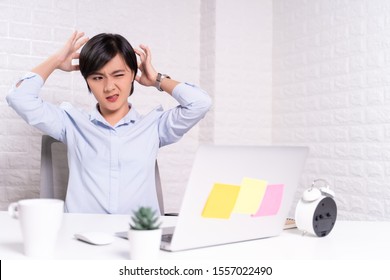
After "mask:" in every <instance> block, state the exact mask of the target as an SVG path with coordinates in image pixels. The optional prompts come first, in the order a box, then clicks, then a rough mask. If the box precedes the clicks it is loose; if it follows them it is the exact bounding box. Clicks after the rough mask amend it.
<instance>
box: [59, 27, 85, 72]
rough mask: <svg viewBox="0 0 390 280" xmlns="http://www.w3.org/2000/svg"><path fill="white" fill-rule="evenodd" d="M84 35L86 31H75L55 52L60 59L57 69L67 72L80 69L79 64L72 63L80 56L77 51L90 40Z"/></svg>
mask: <svg viewBox="0 0 390 280" xmlns="http://www.w3.org/2000/svg"><path fill="white" fill-rule="evenodd" d="M84 35H85V34H84V32H78V31H75V32H73V34H72V36H70V38H69V39H68V41H66V43H65V45H64V46H63V47H62V48H61V49H60V50H59V51H58V52H57V53H56V54H55V55H56V56H57V59H58V66H57V69H60V70H63V71H67V72H70V71H77V70H79V65H74V64H72V60H73V59H78V58H79V56H80V54H79V53H78V52H77V51H78V50H79V49H80V48H81V47H82V46H83V45H84V44H85V43H86V42H87V41H88V40H89V38H87V37H84Z"/></svg>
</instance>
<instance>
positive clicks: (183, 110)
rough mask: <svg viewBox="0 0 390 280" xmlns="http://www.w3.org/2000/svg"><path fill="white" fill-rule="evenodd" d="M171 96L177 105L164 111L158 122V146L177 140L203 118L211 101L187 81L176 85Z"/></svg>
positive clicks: (203, 92) (204, 93) (202, 91)
mask: <svg viewBox="0 0 390 280" xmlns="http://www.w3.org/2000/svg"><path fill="white" fill-rule="evenodd" d="M172 96H173V97H174V98H175V99H176V100H177V101H178V102H179V105H178V106H177V107H175V108H172V109H170V110H168V111H166V112H164V113H163V114H162V116H161V119H160V123H159V136H160V146H165V145H168V144H171V143H174V142H177V141H178V140H179V139H180V138H181V137H182V136H183V135H184V134H185V133H186V132H188V131H189V130H190V129H191V128H192V127H193V126H194V125H196V124H197V123H198V122H199V121H200V120H201V119H203V118H204V117H205V115H206V113H207V112H208V111H209V110H210V108H211V105H212V101H211V98H210V96H209V95H208V94H207V93H206V92H205V91H204V90H202V89H200V88H199V87H197V86H195V85H191V84H188V83H180V84H179V85H177V86H176V87H175V88H174V90H173V92H172Z"/></svg>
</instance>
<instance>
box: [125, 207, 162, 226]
mask: <svg viewBox="0 0 390 280" xmlns="http://www.w3.org/2000/svg"><path fill="white" fill-rule="evenodd" d="M131 220H132V223H130V228H131V229H134V230H153V229H158V228H160V225H161V223H158V220H159V215H157V211H153V210H152V208H150V207H140V208H139V209H138V210H137V211H133V216H132V217H131Z"/></svg>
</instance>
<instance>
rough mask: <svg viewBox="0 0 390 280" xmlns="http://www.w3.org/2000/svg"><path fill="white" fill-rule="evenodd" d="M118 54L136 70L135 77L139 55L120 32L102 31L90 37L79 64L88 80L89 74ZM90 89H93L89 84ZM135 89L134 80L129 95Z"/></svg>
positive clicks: (82, 50) (81, 53)
mask: <svg viewBox="0 0 390 280" xmlns="http://www.w3.org/2000/svg"><path fill="white" fill-rule="evenodd" d="M117 54H120V55H121V56H122V57H123V58H124V60H125V62H126V64H127V66H129V68H130V69H131V70H132V71H133V72H134V78H135V76H136V75H137V69H138V66H137V57H136V55H135V52H134V49H133V47H132V46H131V45H130V43H129V42H128V41H127V40H126V39H125V38H124V37H123V36H121V35H119V34H110V33H101V34H98V35H96V36H94V37H92V38H91V39H89V41H88V42H87V43H86V44H85V45H84V47H83V48H82V49H81V52H80V58H79V65H80V72H81V74H82V75H83V77H84V79H85V80H87V78H88V76H89V75H91V74H92V73H94V72H96V71H98V70H100V69H101V68H102V67H103V66H104V65H106V63H107V62H109V61H110V60H111V59H112V58H114V57H115V56H116V55H117ZM87 85H88V83H87ZM88 89H89V90H90V91H91V89H90V88H89V85H88ZM133 91H134V81H133V84H132V86H131V91H130V94H129V95H131V94H132V93H133Z"/></svg>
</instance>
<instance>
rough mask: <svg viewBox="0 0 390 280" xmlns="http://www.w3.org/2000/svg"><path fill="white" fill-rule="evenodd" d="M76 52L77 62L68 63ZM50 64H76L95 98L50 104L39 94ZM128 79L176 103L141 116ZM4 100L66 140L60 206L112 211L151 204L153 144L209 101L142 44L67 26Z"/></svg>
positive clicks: (173, 136)
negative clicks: (80, 105) (86, 103)
mask: <svg viewBox="0 0 390 280" xmlns="http://www.w3.org/2000/svg"><path fill="white" fill-rule="evenodd" d="M84 44H85V45H84ZM83 45H84V47H83V48H82V50H81V52H80V54H79V53H77V51H78V50H79V49H80V48H81V47H82V46H83ZM137 56H138V57H139V63H138V65H137ZM77 58H78V59H79V65H73V64H72V61H73V59H77ZM137 68H138V69H137ZM56 69H59V70H62V71H68V72H70V71H77V70H80V72H81V74H82V75H83V77H84V78H85V80H86V83H87V86H88V89H89V90H90V92H92V94H93V95H94V96H95V98H96V100H97V102H98V103H97V104H96V107H95V109H94V110H93V111H92V112H90V113H87V112H84V111H82V110H80V109H77V108H75V107H73V106H72V105H71V104H69V103H63V104H62V105H61V106H59V107H58V106H55V105H53V104H50V103H48V102H45V101H43V100H42V99H41V98H40V97H39V91H40V89H41V88H42V86H43V84H44V82H45V81H46V79H47V78H48V77H49V76H50V75H51V74H52V73H53V72H54V71H55V70H56ZM137 70H140V71H141V73H140V74H139V75H137ZM134 80H135V81H137V82H138V83H139V84H140V85H142V86H147V87H150V86H155V87H156V88H157V89H158V90H161V91H165V92H166V93H168V94H170V95H171V96H172V97H173V98H175V99H176V100H177V101H178V103H179V105H178V106H177V107H175V108H172V109H170V110H167V111H163V109H162V108H161V106H160V107H158V108H156V109H155V110H153V111H152V112H150V113H149V114H147V115H146V116H141V115H140V114H139V113H138V112H137V111H136V110H135V109H134V108H133V107H132V104H131V103H128V100H127V98H128V96H129V95H131V94H132V93H133V90H134ZM7 101H8V104H9V105H10V106H11V107H12V108H13V109H14V110H15V111H16V112H17V113H18V114H19V115H20V116H21V117H22V118H23V119H25V120H26V121H27V122H28V123H29V124H31V125H33V126H35V127H37V128H38V129H40V130H41V131H43V132H44V133H45V134H49V135H51V136H52V137H54V138H56V139H58V140H60V141H62V142H64V143H65V144H66V145H67V147H68V161H69V182H68V190H67V196H66V200H65V211H67V212H83V213H116V214H129V213H131V212H132V210H134V209H136V208H138V206H150V207H152V208H154V209H156V210H158V202H157V195H156V191H155V178H154V168H155V160H156V158H157V153H158V149H159V148H160V147H162V146H165V145H168V144H171V143H174V142H176V141H178V140H179V139H180V138H181V137H182V136H183V135H184V134H185V133H186V132H187V131H189V130H190V129H191V127H193V126H194V125H195V124H196V123H198V122H199V121H200V120H201V119H202V118H203V117H204V116H205V114H206V113H207V111H208V110H209V108H210V106H211V99H210V97H209V96H208V95H207V94H206V93H205V92H204V91H203V90H201V89H199V88H198V87H196V86H194V85H190V84H187V83H180V82H178V81H175V80H173V79H171V78H170V77H168V76H167V75H162V74H160V73H157V71H156V70H155V69H154V67H153V66H152V64H151V52H150V49H149V48H148V47H147V46H144V45H141V46H140V49H133V48H132V46H131V45H130V43H129V42H128V41H127V40H126V39H125V38H123V37H122V36H120V35H117V34H99V35H96V36H94V37H93V38H91V39H90V40H88V38H86V37H85V36H84V33H81V32H74V33H73V35H72V36H71V37H70V38H69V40H68V41H67V42H66V44H65V45H64V47H62V48H61V49H60V50H59V51H58V52H57V53H55V54H54V55H52V56H50V57H49V58H47V59H46V60H45V61H43V62H42V63H41V64H39V65H38V66H36V67H35V68H34V69H32V71H31V72H29V73H27V74H26V75H25V77H24V78H23V79H21V80H20V81H19V82H17V83H16V85H15V86H14V87H13V89H12V90H11V91H10V93H9V95H8V96H7Z"/></svg>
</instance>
